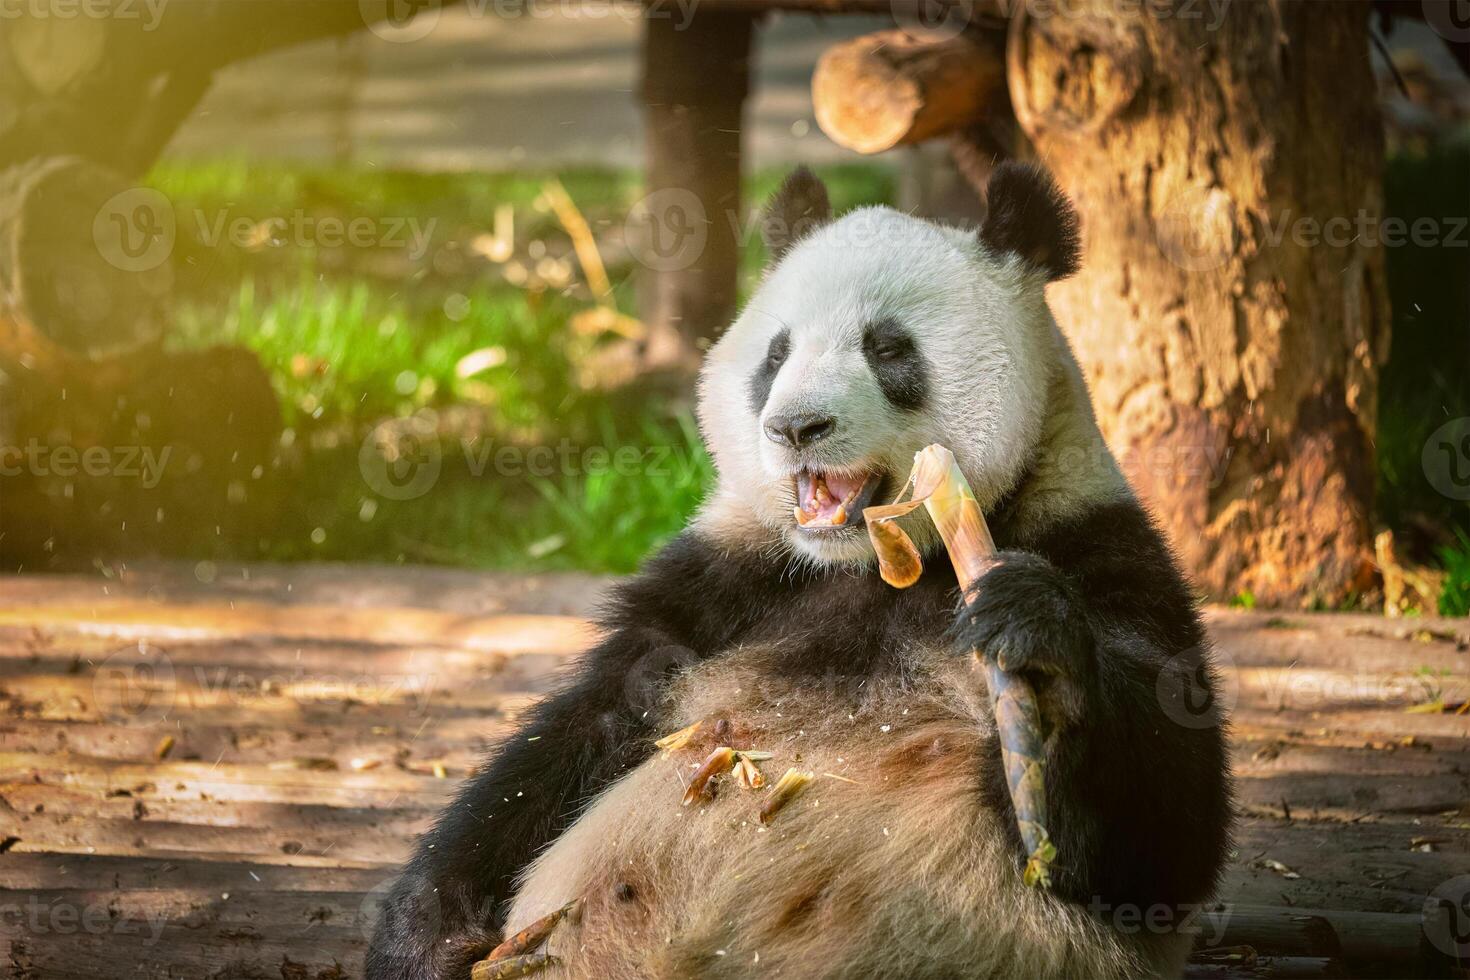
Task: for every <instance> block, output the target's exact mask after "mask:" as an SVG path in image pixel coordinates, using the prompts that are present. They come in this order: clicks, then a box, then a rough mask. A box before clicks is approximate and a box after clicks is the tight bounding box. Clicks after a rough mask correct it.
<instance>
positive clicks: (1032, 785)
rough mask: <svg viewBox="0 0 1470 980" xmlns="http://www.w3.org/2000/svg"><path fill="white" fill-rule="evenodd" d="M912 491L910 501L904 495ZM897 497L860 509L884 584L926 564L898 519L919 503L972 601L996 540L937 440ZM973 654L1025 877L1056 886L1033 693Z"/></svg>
mask: <svg viewBox="0 0 1470 980" xmlns="http://www.w3.org/2000/svg"><path fill="white" fill-rule="evenodd" d="M910 488H912V493H911V494H910V496H909V499H908V500H902V498H903V496H904V494H905V493H906V492H908V491H909V490H910ZM899 498H900V499H899V500H897V501H895V502H894V503H891V504H884V505H880V506H877V507H867V508H865V509H864V510H863V518H864V520H865V521H866V522H867V527H868V536H869V537H870V538H871V539H872V541H873V549H874V551H876V552H877V554H878V570H879V573H880V574H881V575H882V576H883V581H885V582H887V583H888V584H889V585H892V586H894V587H896V588H900V589H905V588H908V587H909V586H910V585H913V584H914V583H915V582H917V581H918V580H919V575H920V574H921V572H922V571H923V566H922V562H921V560H920V557H919V552H918V549H917V548H915V547H914V543H913V541H912V540H910V538H909V536H908V534H907V533H905V532H904V530H903V529H902V528H901V527H899V526H898V525H897V524H896V523H894V520H895V519H896V518H899V517H902V516H904V515H905V514H910V513H912V512H913V511H915V510H917V509H918V507H919V506H920V505H921V504H922V505H923V506H924V508H925V509H926V510H927V511H928V512H929V518H930V520H932V521H933V522H934V526H935V528H936V529H937V530H938V531H939V537H940V538H941V539H942V540H943V541H944V547H945V550H947V551H948V552H949V557H950V561H951V562H953V563H954V570H955V575H956V576H957V577H958V578H959V582H960V588H961V590H962V591H963V594H964V596H965V601H966V602H970V601H971V600H972V598H973V591H972V590H973V588H974V586H975V585H976V584H977V583H979V582H980V581H981V579H983V578H984V576H985V573H986V572H987V571H988V570H989V569H990V567H991V566H992V564H993V561H994V556H995V540H994V539H993V538H992V537H991V536H990V528H989V527H988V526H987V525H986V523H985V515H984V514H983V513H981V511H980V505H979V504H978V503H976V502H975V495H974V493H973V492H972V491H971V490H970V485H969V483H968V481H966V480H965V475H964V474H963V473H961V472H960V468H959V464H958V463H956V462H955V458H954V454H953V453H951V452H950V451H949V450H948V449H945V448H944V447H943V446H940V445H938V444H935V445H932V446H928V447H926V448H925V449H922V450H920V451H919V452H918V453H917V454H916V455H915V456H914V468H913V469H912V470H911V471H910V472H909V478H908V482H907V483H905V484H904V488H903V490H901V491H900V492H899ZM974 653H975V656H976V659H977V660H979V662H980V664H981V665H982V666H983V667H984V669H985V671H986V680H987V681H988V683H989V687H990V698H991V708H992V710H994V712H995V727H996V732H997V733H998V734H999V736H1000V752H1001V762H1002V764H1003V765H1004V766H1005V770H1006V785H1007V786H1008V787H1009V788H1010V792H1011V803H1012V805H1013V806H1014V808H1015V811H1016V823H1017V825H1018V827H1019V829H1020V832H1021V842H1022V844H1023V845H1024V846H1025V848H1026V854H1027V859H1026V869H1025V872H1024V874H1023V878H1024V880H1025V882H1026V884H1027V885H1030V886H1032V887H1039V888H1047V887H1049V886H1050V885H1051V876H1050V871H1049V869H1050V866H1051V863H1052V861H1053V860H1054V859H1055V857H1056V848H1055V847H1054V846H1053V844H1052V842H1051V837H1050V835H1049V834H1048V833H1047V830H1046V823H1047V810H1046V786H1045V782H1044V780H1043V772H1042V760H1043V759H1044V758H1045V746H1044V742H1043V738H1042V727H1041V711H1040V708H1039V707H1038V705H1037V701H1036V691H1035V690H1034V689H1033V688H1032V686H1031V684H1030V682H1029V681H1027V680H1026V679H1025V678H1023V677H1019V676H1017V675H1015V674H1009V673H1006V672H1005V671H1004V670H1001V669H1000V666H999V665H998V664H997V663H996V661H995V660H994V659H993V658H987V657H985V656H982V655H981V651H979V650H976V651H974Z"/></svg>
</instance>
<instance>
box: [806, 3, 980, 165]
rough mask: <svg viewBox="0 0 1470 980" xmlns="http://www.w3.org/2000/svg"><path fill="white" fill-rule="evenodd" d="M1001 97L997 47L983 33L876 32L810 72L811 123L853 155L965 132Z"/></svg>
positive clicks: (832, 53)
mask: <svg viewBox="0 0 1470 980" xmlns="http://www.w3.org/2000/svg"><path fill="white" fill-rule="evenodd" d="M1006 98H1007V96H1006V89H1005V63H1004V58H1003V56H1002V54H1001V48H1000V45H999V43H997V42H992V41H991V40H989V39H988V37H987V36H985V35H981V36H979V37H976V36H972V35H968V34H965V35H961V36H959V37H934V38H928V37H922V36H920V37H916V36H914V35H913V34H912V33H911V32H907V31H902V30H886V31H878V32H876V33H873V34H866V35H864V36H862V37H859V38H854V39H852V40H850V41H845V42H843V43H841V44H838V45H835V46H834V47H832V48H830V49H829V50H828V51H827V52H826V53H825V54H823V55H822V57H821V59H820V60H819V61H818V62H817V67H816V71H815V72H814V73H813V75H812V102H813V106H814V109H815V112H816V117H817V125H819V126H820V127H821V128H822V132H824V133H826V134H827V135H828V136H829V137H830V138H831V139H832V140H833V142H835V143H837V144H838V145H840V146H844V147H847V148H848V149H850V150H856V151H857V152H859V153H879V152H882V151H883V150H888V149H892V148H893V147H895V146H904V145H908V144H912V143H918V142H921V141H923V140H926V139H932V138H934V137H936V136H943V135H945V134H947V133H951V132H954V131H956V130H960V129H964V128H965V127H968V126H972V125H974V124H975V123H977V122H980V121H981V120H983V119H985V118H986V117H987V115H988V114H990V113H992V112H994V111H997V109H1000V108H1004V107H1005V101H1004V100H1005V99H1006ZM1007 111H1008V110H1007Z"/></svg>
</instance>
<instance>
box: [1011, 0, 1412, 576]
mask: <svg viewBox="0 0 1470 980" xmlns="http://www.w3.org/2000/svg"><path fill="white" fill-rule="evenodd" d="M1134 6H1135V5H1120V4H1116V3H1111V2H1106V0H1099V2H1096V3H1094V4H1092V5H1091V6H1088V5H1087V4H1082V3H1080V4H1074V5H1072V6H1071V7H1069V9H1068V13H1069V15H1068V16H1053V17H1046V18H1040V17H1034V16H1032V17H1028V16H1026V14H1025V9H1026V8H1024V7H1022V8H1021V12H1020V13H1019V14H1018V16H1017V17H1016V18H1015V19H1014V20H1013V21H1012V25H1011V36H1010V41H1009V45H1008V52H1007V58H1008V76H1009V83H1010V90H1011V97H1012V100H1013V102H1014V105H1015V110H1016V115H1017V118H1018V119H1019V120H1020V123H1021V125H1022V127H1023V129H1024V130H1025V132H1026V134H1027V135H1028V136H1029V137H1030V139H1031V141H1032V143H1033V144H1034V146H1035V148H1036V151H1037V153H1038V155H1039V157H1040V158H1041V159H1042V160H1043V161H1044V162H1045V163H1046V164H1047V165H1048V166H1049V167H1051V169H1052V170H1053V171H1054V172H1055V173H1056V175H1057V177H1058V179H1059V181H1060V182H1061V184H1062V186H1063V187H1065V188H1066V190H1067V191H1068V192H1069V193H1070V194H1071V195H1072V196H1073V197H1074V198H1075V200H1076V201H1077V204H1078V206H1079V209H1080V211H1081V213H1082V216H1083V226H1084V228H1083V231H1084V240H1085V243H1086V258H1085V260H1084V267H1083V271H1082V272H1081V273H1080V274H1079V275H1078V276H1076V277H1075V278H1073V279H1071V280H1068V281H1065V282H1062V283H1058V284H1056V285H1055V286H1053V287H1052V291H1051V294H1050V296H1051V301H1052V306H1053V309H1054V310H1055V312H1056V314H1057V319H1058V321H1059V322H1060V323H1061V325H1062V328H1063V330H1064V331H1066V332H1067V334H1068V335H1069V337H1070V338H1071V340H1072V342H1073V344H1074V346H1075V348H1076V351H1077V354H1078V357H1079V359H1080V361H1081V363H1082V367H1083V370H1084V372H1085V373H1086V375H1087V377H1088V380H1089V381H1090V383H1091V386H1092V392H1093V398H1094V402H1095V404H1096V406H1097V410H1098V414H1099V421H1100V423H1101V425H1102V427H1103V431H1104V434H1105V435H1106V437H1107V439H1108V442H1109V444H1110V445H1111V446H1112V447H1113V448H1114V449H1115V451H1117V452H1118V453H1119V455H1120V457H1121V458H1122V460H1123V462H1124V468H1125V470H1126V471H1127V473H1128V475H1129V478H1130V479H1131V480H1132V482H1133V484H1134V486H1136V487H1137V488H1139V490H1140V491H1141V492H1142V494H1143V495H1144V496H1145V497H1146V498H1147V500H1148V501H1149V503H1150V504H1151V505H1152V507H1153V509H1154V511H1155V513H1156V514H1157V515H1158V516H1159V517H1160V519H1161V521H1162V523H1163V525H1164V526H1165V528H1166V529H1167V531H1168V533H1169V535H1170V536H1171V538H1172V539H1173V543H1174V545H1175V547H1176V548H1177V549H1178V552H1179V553H1180V555H1181V557H1182V558H1183V559H1184V561H1185V563H1186V564H1187V566H1188V568H1189V569H1190V570H1191V571H1192V573H1193V574H1194V576H1195V578H1196V580H1197V581H1198V583H1199V584H1200V585H1201V586H1202V587H1203V588H1204V589H1205V590H1206V591H1207V592H1208V593H1210V594H1211V595H1212V596H1213V597H1215V598H1229V597H1231V596H1234V595H1236V594H1239V593H1241V592H1250V593H1252V594H1253V595H1254V596H1255V597H1256V598H1257V599H1258V600H1259V601H1261V602H1262V603H1263V604H1265V603H1269V604H1286V605H1294V604H1303V605H1306V604H1313V603H1325V604H1329V605H1335V604H1337V603H1340V602H1342V601H1344V600H1346V599H1348V598H1350V597H1351V596H1352V595H1353V593H1354V592H1355V591H1356V590H1359V589H1361V588H1363V587H1364V586H1365V585H1366V584H1367V583H1368V582H1369V581H1370V579H1369V573H1370V571H1371V566H1370V565H1369V561H1370V560H1371V555H1372V537H1373V536H1372V504H1373V500H1372V494H1373V483H1374V480H1373V438H1374V420H1375V417H1376V405H1375V393H1376V383H1377V371H1378V366H1379V364H1380V363H1381V362H1382V360H1383V359H1384V357H1385V356H1386V354H1387V350H1388V330H1389V318H1388V299H1387V293H1386V289H1385V284H1384V260H1383V251H1382V245H1381V243H1380V241H1379V239H1378V236H1377V228H1376V226H1375V225H1374V221H1375V220H1376V218H1377V217H1378V216H1379V215H1380V213H1381V209H1382V167H1383V150H1382V127H1381V123H1380V119H1379V110H1378V105H1377V102H1376V100H1375V98H1374V88H1373V74H1372V72H1371V70H1370V66H1369V60H1368V59H1369V53H1368V52H1369V37H1368V15H1369V7H1368V6H1367V5H1366V4H1361V3H1353V2H1315V3H1305V2H1293V0H1281V2H1276V3H1236V4H1231V5H1229V6H1228V7H1227V8H1224V9H1223V10H1220V11H1218V13H1217V12H1215V11H1214V10H1212V9H1211V7H1210V5H1195V6H1194V8H1193V9H1194V10H1195V11H1197V13H1195V14H1194V15H1190V14H1189V10H1188V9H1187V8H1185V7H1182V6H1181V7H1176V8H1166V9H1163V10H1162V11H1160V10H1159V9H1157V8H1156V6H1155V5H1148V4H1145V5H1142V7H1141V8H1140V9H1139V10H1134V11H1133V12H1132V13H1129V12H1128V11H1129V10H1130V9H1131V8H1133V7H1134ZM1151 10H1152V11H1153V12H1152V13H1151V12H1150V11H1151ZM1217 18H1218V20H1217Z"/></svg>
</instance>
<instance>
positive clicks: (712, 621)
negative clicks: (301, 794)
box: [367, 533, 744, 980]
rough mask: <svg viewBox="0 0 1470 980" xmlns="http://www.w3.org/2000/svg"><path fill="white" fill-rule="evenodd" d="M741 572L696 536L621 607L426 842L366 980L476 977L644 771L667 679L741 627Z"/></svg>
mask: <svg viewBox="0 0 1470 980" xmlns="http://www.w3.org/2000/svg"><path fill="white" fill-rule="evenodd" d="M731 566H732V560H731V559H729V558H727V557H724V556H722V555H720V554H718V553H717V552H715V551H714V550H713V548H712V546H711V545H709V544H708V543H707V542H705V541H704V540H703V539H701V538H700V537H698V536H697V535H694V534H692V533H686V534H685V535H683V536H681V537H680V538H679V539H676V540H675V541H674V542H673V543H671V544H670V545H669V546H668V547H667V548H666V549H665V550H664V552H662V553H661V554H660V555H659V556H658V557H656V558H655V559H654V560H653V561H651V562H650V563H649V565H648V567H647V568H646V569H645V570H644V571H643V572H642V573H641V574H640V575H638V576H637V577H636V578H634V579H633V580H632V581H631V582H629V583H627V584H626V585H624V586H623V587H622V588H620V589H619V590H618V591H617V592H616V593H615V595H614V598H613V601H612V603H611V605H610V607H609V608H608V609H607V612H606V615H605V617H604V625H605V626H606V627H607V629H608V632H607V634H606V636H605V637H604V639H603V640H602V641H601V642H600V643H599V644H598V645H597V646H596V647H594V648H593V649H592V650H590V651H589V652H588V653H586V654H585V655H583V657H582V658H581V660H580V662H579V663H578V665H577V667H576V668H575V670H574V671H573V673H572V675H571V678H570V680H569V681H568V682H567V683H566V684H565V685H564V686H563V687H562V688H561V689H560V690H558V691H557V692H556V693H554V694H552V695H551V696H549V697H547V698H546V699H544V700H543V701H541V702H540V703H539V704H538V705H537V706H536V707H535V708H534V709H532V711H531V713H530V717H529V719H528V720H527V721H526V722H525V723H524V724H522V725H521V726H520V728H519V729H518V730H517V731H516V732H515V733H514V734H512V735H511V736H510V737H508V738H507V739H506V740H505V741H504V742H503V743H502V744H501V745H500V747H499V748H498V749H497V750H496V751H495V753H494V754H493V755H492V757H491V758H490V759H489V760H488V762H487V764H486V765H485V766H484V767H483V768H482V769H481V770H480V771H479V772H478V773H477V774H476V775H475V776H473V777H472V778H471V779H470V780H468V781H467V782H466V783H465V784H464V786H463V787H462V788H461V789H460V791H459V794H458V796H457V797H456V798H455V800H454V802H453V803H452V804H450V806H449V807H448V808H446V809H445V811H444V812H443V813H442V814H441V816H440V817H439V819H438V821H437V822H436V823H435V825H434V827H433V828H432V829H431V830H429V831H428V832H427V833H426V834H424V836H423V837H422V838H421V839H420V841H419V843H418V845H417V848H416V850H415V853H414V854H413V856H412V858H411V859H410V860H409V862H408V864H407V866H406V867H405V869H404V872H403V874H402V876H401V877H400V878H399V879H398V881H397V882H396V883H395V885H394V887H393V889H392V891H391V892H390V894H389V896H388V899H387V901H386V903H385V905H384V907H383V910H382V917H381V920H380V922H379V925H378V928H377V931H376V933H375V935H374V937H373V942H372V946H371V948H370V951H369V956H368V970H367V973H368V976H369V977H375V978H376V977H384V978H386V977H410V978H414V980H419V978H425V980H427V978H430V977H445V976H454V977H460V976H468V975H469V973H468V971H469V962H470V961H471V960H472V959H473V958H474V956H475V955H476V954H477V953H479V954H483V952H484V951H485V947H486V946H487V944H488V943H489V942H490V940H491V939H492V937H493V936H494V934H495V931H496V930H498V929H499V928H500V926H501V925H502V924H503V916H504V913H505V906H506V903H507V901H508V899H509V898H510V897H511V895H512V893H513V890H514V886H515V882H516V877H517V875H518V874H519V873H520V872H521V871H522V870H523V869H525V867H526V866H527V865H529V864H530V863H531V861H532V859H533V858H534V857H535V856H536V854H537V853H538V852H539V851H540V849H541V848H542V847H543V846H545V845H546V844H547V843H549V842H550V841H552V840H553V839H555V838H556V836H557V835H558V834H560V833H561V832H562V831H563V830H565V829H566V828H567V827H568V826H570V824H571V823H572V822H573V821H574V820H575V819H576V816H577V814H578V812H579V811H580V809H581V808H582V807H583V806H584V805H585V804H586V803H587V802H589V801H590V799H591V798H592V797H593V796H595V795H596V794H597V793H598V792H599V791H600V790H601V789H602V788H603V787H604V786H606V785H607V784H608V783H610V782H612V781H613V780H615V779H617V778H618V777H619V776H621V775H622V774H623V773H625V772H627V771H628V770H629V769H630V768H632V767H634V766H636V765H637V764H638V763H640V762H641V761H643V760H644V759H645V758H646V757H647V756H648V755H649V753H650V752H651V751H652V740H653V739H654V738H656V737H657V735H658V733H657V732H655V730H654V728H653V725H654V724H656V719H655V718H654V717H653V716H652V714H651V711H650V709H651V707H652V706H653V704H654V703H655V702H656V700H657V694H658V691H659V689H661V687H662V685H663V684H664V683H665V682H666V680H667V678H668V676H669V675H670V674H671V673H672V670H673V669H674V668H676V667H679V666H682V665H686V664H688V663H690V662H692V661H694V660H696V659H699V658H701V657H704V656H707V655H709V654H710V653H713V652H716V651H718V650H719V649H722V648H723V646H724V645H725V640H726V639H727V637H728V635H730V634H733V632H734V631H736V630H737V629H738V628H739V625H740V622H741V614H742V611H743V609H744V605H743V603H742V602H741V601H740V599H739V597H738V596H737V595H733V594H727V593H730V590H732V589H736V588H737V587H738V583H739V581H740V579H741V575H740V573H739V570H738V569H736V568H733V567H731Z"/></svg>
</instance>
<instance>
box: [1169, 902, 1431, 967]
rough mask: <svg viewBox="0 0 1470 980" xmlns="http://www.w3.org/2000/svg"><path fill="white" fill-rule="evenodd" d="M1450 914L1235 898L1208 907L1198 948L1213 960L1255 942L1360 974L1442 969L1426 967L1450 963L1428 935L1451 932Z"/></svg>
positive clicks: (1258, 948)
mask: <svg viewBox="0 0 1470 980" xmlns="http://www.w3.org/2000/svg"><path fill="white" fill-rule="evenodd" d="M1447 914H1448V912H1447V910H1446V909H1443V908H1439V907H1426V909H1425V910H1424V911H1422V912H1420V913H1390V912H1359V911H1350V910H1343V909H1309V908H1295V907H1292V908H1279V907H1268V906H1259V905H1239V904H1234V903H1232V904H1229V905H1224V906H1221V907H1219V908H1217V909H1214V910H1212V911H1210V912H1207V913H1205V914H1204V916H1203V917H1202V920H1201V921H1200V922H1199V923H1197V925H1198V927H1199V928H1200V930H1201V931H1200V936H1199V940H1198V942H1197V943H1196V945H1195V952H1196V954H1197V955H1198V956H1199V957H1200V958H1201V959H1202V960H1204V961H1206V962H1208V961H1209V959H1210V956H1211V954H1212V953H1213V952H1216V951H1219V952H1225V951H1229V950H1232V949H1240V948H1242V947H1249V948H1250V949H1252V950H1254V951H1255V952H1256V953H1258V954H1260V955H1261V956H1269V957H1278V958H1281V957H1284V958H1286V959H1289V960H1299V961H1301V962H1303V963H1305V962H1308V961H1311V960H1315V959H1321V960H1323V961H1329V960H1330V961H1332V962H1336V963H1341V964H1344V965H1345V966H1347V967H1348V968H1349V969H1350V970H1351V971H1352V972H1353V974H1354V975H1361V974H1362V973H1364V972H1369V973H1372V974H1374V975H1378V974H1380V973H1382V974H1383V975H1390V974H1394V973H1399V974H1405V973H1407V974H1412V975H1415V976H1419V975H1437V974H1422V973H1420V971H1421V970H1428V969H1433V968H1438V967H1442V966H1444V965H1445V964H1446V957H1445V955H1444V953H1443V951H1441V950H1436V949H1435V948H1433V945H1432V943H1430V942H1429V941H1428V940H1427V937H1428V936H1430V935H1431V934H1434V933H1435V931H1436V930H1438V931H1439V932H1440V933H1442V934H1444V935H1449V929H1448V925H1446V924H1444V922H1443V921H1442V920H1444V919H1445V917H1446V916H1447Z"/></svg>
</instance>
